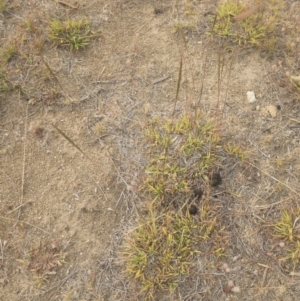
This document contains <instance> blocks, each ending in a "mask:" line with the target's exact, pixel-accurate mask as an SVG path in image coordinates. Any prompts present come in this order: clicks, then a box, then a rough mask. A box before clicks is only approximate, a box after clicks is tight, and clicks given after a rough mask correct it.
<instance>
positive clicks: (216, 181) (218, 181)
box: [210, 172, 222, 187]
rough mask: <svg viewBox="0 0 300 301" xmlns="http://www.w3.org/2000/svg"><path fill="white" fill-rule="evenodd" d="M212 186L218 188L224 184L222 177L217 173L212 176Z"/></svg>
mask: <svg viewBox="0 0 300 301" xmlns="http://www.w3.org/2000/svg"><path fill="white" fill-rule="evenodd" d="M210 184H211V186H212V187H216V186H218V185H220V184H222V178H221V175H220V174H219V173H217V172H215V173H213V174H212V176H211V181H210Z"/></svg>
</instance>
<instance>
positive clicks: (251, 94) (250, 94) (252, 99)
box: [246, 91, 257, 103]
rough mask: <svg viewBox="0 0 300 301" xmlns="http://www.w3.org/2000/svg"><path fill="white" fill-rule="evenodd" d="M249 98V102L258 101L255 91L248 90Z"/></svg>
mask: <svg viewBox="0 0 300 301" xmlns="http://www.w3.org/2000/svg"><path fill="white" fill-rule="evenodd" d="M246 94H247V99H248V102H249V103H254V102H256V101H257V99H256V97H255V93H254V92H253V91H248V92H247V93H246Z"/></svg>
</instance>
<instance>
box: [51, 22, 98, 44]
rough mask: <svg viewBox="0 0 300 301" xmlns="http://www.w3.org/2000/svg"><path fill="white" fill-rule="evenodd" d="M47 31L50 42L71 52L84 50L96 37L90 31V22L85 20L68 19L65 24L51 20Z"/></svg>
mask: <svg viewBox="0 0 300 301" xmlns="http://www.w3.org/2000/svg"><path fill="white" fill-rule="evenodd" d="M49 31H50V38H51V40H53V41H55V42H56V43H57V44H58V45H59V46H64V47H69V48H70V49H71V50H74V49H75V50H79V49H83V48H85V47H86V46H87V45H88V44H89V42H90V40H91V39H92V38H94V37H95V36H96V35H97V34H96V33H93V32H92V31H91V30H90V22H89V21H87V20H72V19H68V20H66V21H65V22H61V21H59V20H52V21H50V28H49Z"/></svg>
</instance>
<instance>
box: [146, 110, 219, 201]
mask: <svg viewBox="0 0 300 301" xmlns="http://www.w3.org/2000/svg"><path fill="white" fill-rule="evenodd" d="M204 120H205V119H204V116H201V115H200V114H198V115H197V116H196V117H195V116H189V115H187V114H183V115H182V116H181V117H180V118H179V119H178V120H177V121H172V120H159V119H156V120H152V122H150V124H149V125H148V126H147V128H146V135H147V137H148V139H149V142H150V144H151V146H150V148H149V155H150V157H151V160H150V163H149V164H148V166H147V167H146V175H147V177H146V181H145V190H146V191H149V192H151V193H153V195H154V198H155V199H157V200H158V202H157V204H158V205H160V204H161V203H162V202H164V203H165V204H166V203H170V202H171V198H172V196H174V195H176V194H185V193H187V192H189V191H190V190H191V189H192V183H193V181H194V180H195V179H196V180H198V181H199V182H205V181H207V179H208V178H209V173H210V172H211V170H212V169H213V168H214V166H215V165H216V164H217V156H216V154H215V152H216V149H217V148H218V147H219V137H218V135H217V134H216V132H215V131H214V126H213V122H212V121H209V120H208V121H207V120H206V121H204Z"/></svg>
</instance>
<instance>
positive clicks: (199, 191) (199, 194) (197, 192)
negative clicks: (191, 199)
mask: <svg viewBox="0 0 300 301" xmlns="http://www.w3.org/2000/svg"><path fill="white" fill-rule="evenodd" d="M193 192H194V195H195V196H196V197H197V198H199V199H200V198H201V197H202V195H203V190H202V189H200V188H194V190H193Z"/></svg>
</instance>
